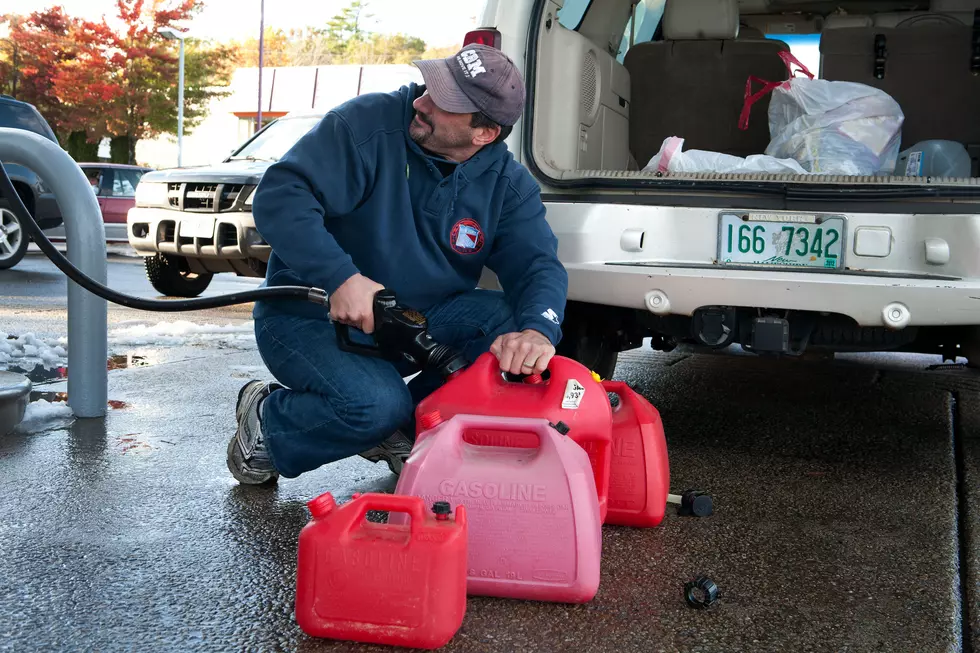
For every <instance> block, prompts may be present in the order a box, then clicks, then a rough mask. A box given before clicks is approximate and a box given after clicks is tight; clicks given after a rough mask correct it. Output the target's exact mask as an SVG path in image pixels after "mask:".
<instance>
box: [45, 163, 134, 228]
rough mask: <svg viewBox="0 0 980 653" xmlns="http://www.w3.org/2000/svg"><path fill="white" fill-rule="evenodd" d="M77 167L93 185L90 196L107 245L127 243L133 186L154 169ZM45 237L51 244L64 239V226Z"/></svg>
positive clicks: (106, 165) (101, 165) (107, 165)
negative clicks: (96, 201)
mask: <svg viewBox="0 0 980 653" xmlns="http://www.w3.org/2000/svg"><path fill="white" fill-rule="evenodd" d="M78 167H79V168H81V169H82V172H84V173H85V176H86V177H87V178H88V180H89V183H90V184H91V185H92V192H94V193H95V194H96V197H98V199H99V208H100V209H102V222H103V223H104V225H105V239H106V242H110V243H112V242H123V243H128V242H129V236H128V235H127V233H126V214H127V213H128V212H129V209H131V208H132V207H133V205H134V204H135V202H136V186H137V185H139V182H140V178H141V177H142V176H143V175H144V174H146V173H147V172H150V171H151V170H153V168H145V167H143V166H131V165H124V164H121V163H79V164H78ZM44 233H45V235H46V236H47V237H48V238H50V239H51V240H64V239H65V228H64V225H60V226H58V227H56V228H54V229H48V230H46V231H45V232H44Z"/></svg>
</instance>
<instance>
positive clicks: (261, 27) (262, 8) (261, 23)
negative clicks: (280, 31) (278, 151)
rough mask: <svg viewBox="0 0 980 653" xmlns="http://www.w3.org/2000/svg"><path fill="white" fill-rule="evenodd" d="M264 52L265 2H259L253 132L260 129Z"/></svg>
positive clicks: (262, 0)
mask: <svg viewBox="0 0 980 653" xmlns="http://www.w3.org/2000/svg"><path fill="white" fill-rule="evenodd" d="M264 50H265V0H259V111H258V117H257V118H256V121H255V131H259V130H260V129H262V63H263V61H262V57H263V54H264V52H263V51H264Z"/></svg>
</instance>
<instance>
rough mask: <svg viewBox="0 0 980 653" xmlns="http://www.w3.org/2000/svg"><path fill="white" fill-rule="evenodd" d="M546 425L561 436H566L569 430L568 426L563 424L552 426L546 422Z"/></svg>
mask: <svg viewBox="0 0 980 653" xmlns="http://www.w3.org/2000/svg"><path fill="white" fill-rule="evenodd" d="M548 425H549V426H551V428H553V429H555V430H556V431H558V432H559V433H561V434H562V435H568V432H569V431H570V430H571V429H570V428H569V427H568V424H566V423H565V422H558V423H557V424H552V423H551V422H548Z"/></svg>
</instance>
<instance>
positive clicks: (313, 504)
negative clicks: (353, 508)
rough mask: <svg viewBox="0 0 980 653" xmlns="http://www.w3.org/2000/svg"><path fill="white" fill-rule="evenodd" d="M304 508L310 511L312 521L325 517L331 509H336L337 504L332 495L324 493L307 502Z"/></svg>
mask: <svg viewBox="0 0 980 653" xmlns="http://www.w3.org/2000/svg"><path fill="white" fill-rule="evenodd" d="M306 507H307V508H309V509H310V514H311V515H313V518H314V519H318V518H320V517H326V516H327V515H329V514H330V513H331V512H333V509H334V508H336V507H337V502H336V501H334V499H333V495H332V494H330V493H329V492H324V493H323V494H321V495H320V496H318V497H317V498H315V499H313V500H311V501H309V502H307V504H306Z"/></svg>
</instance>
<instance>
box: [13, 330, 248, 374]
mask: <svg viewBox="0 0 980 653" xmlns="http://www.w3.org/2000/svg"><path fill="white" fill-rule="evenodd" d="M108 344H109V353H110V354H111V353H113V351H115V350H119V349H122V348H128V347H139V346H157V347H177V346H182V345H201V346H214V347H218V348H226V349H241V350H252V349H255V325H254V323H253V322H251V321H249V322H246V323H244V324H230V323H229V324H224V325H220V324H197V323H195V322H190V321H186V320H182V321H178V322H157V323H149V322H145V321H141V320H128V321H126V322H122V323H119V324H117V325H115V326H114V327H112V328H110V330H109V343H108ZM67 364H68V338H67V337H65V336H62V337H59V338H47V339H45V338H38V337H37V336H35V335H34V334H33V333H25V334H22V335H18V336H12V335H8V334H7V333H4V332H3V331H0V368H7V367H18V368H20V369H23V370H25V371H27V372H30V371H31V370H33V369H34V368H35V367H37V366H38V365H42V366H44V368H45V369H51V368H56V367H63V366H65V365H67ZM263 369H264V368H257V370H256V371H262V370H263ZM243 371H244V370H243ZM248 371H249V372H251V371H252V370H248Z"/></svg>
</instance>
